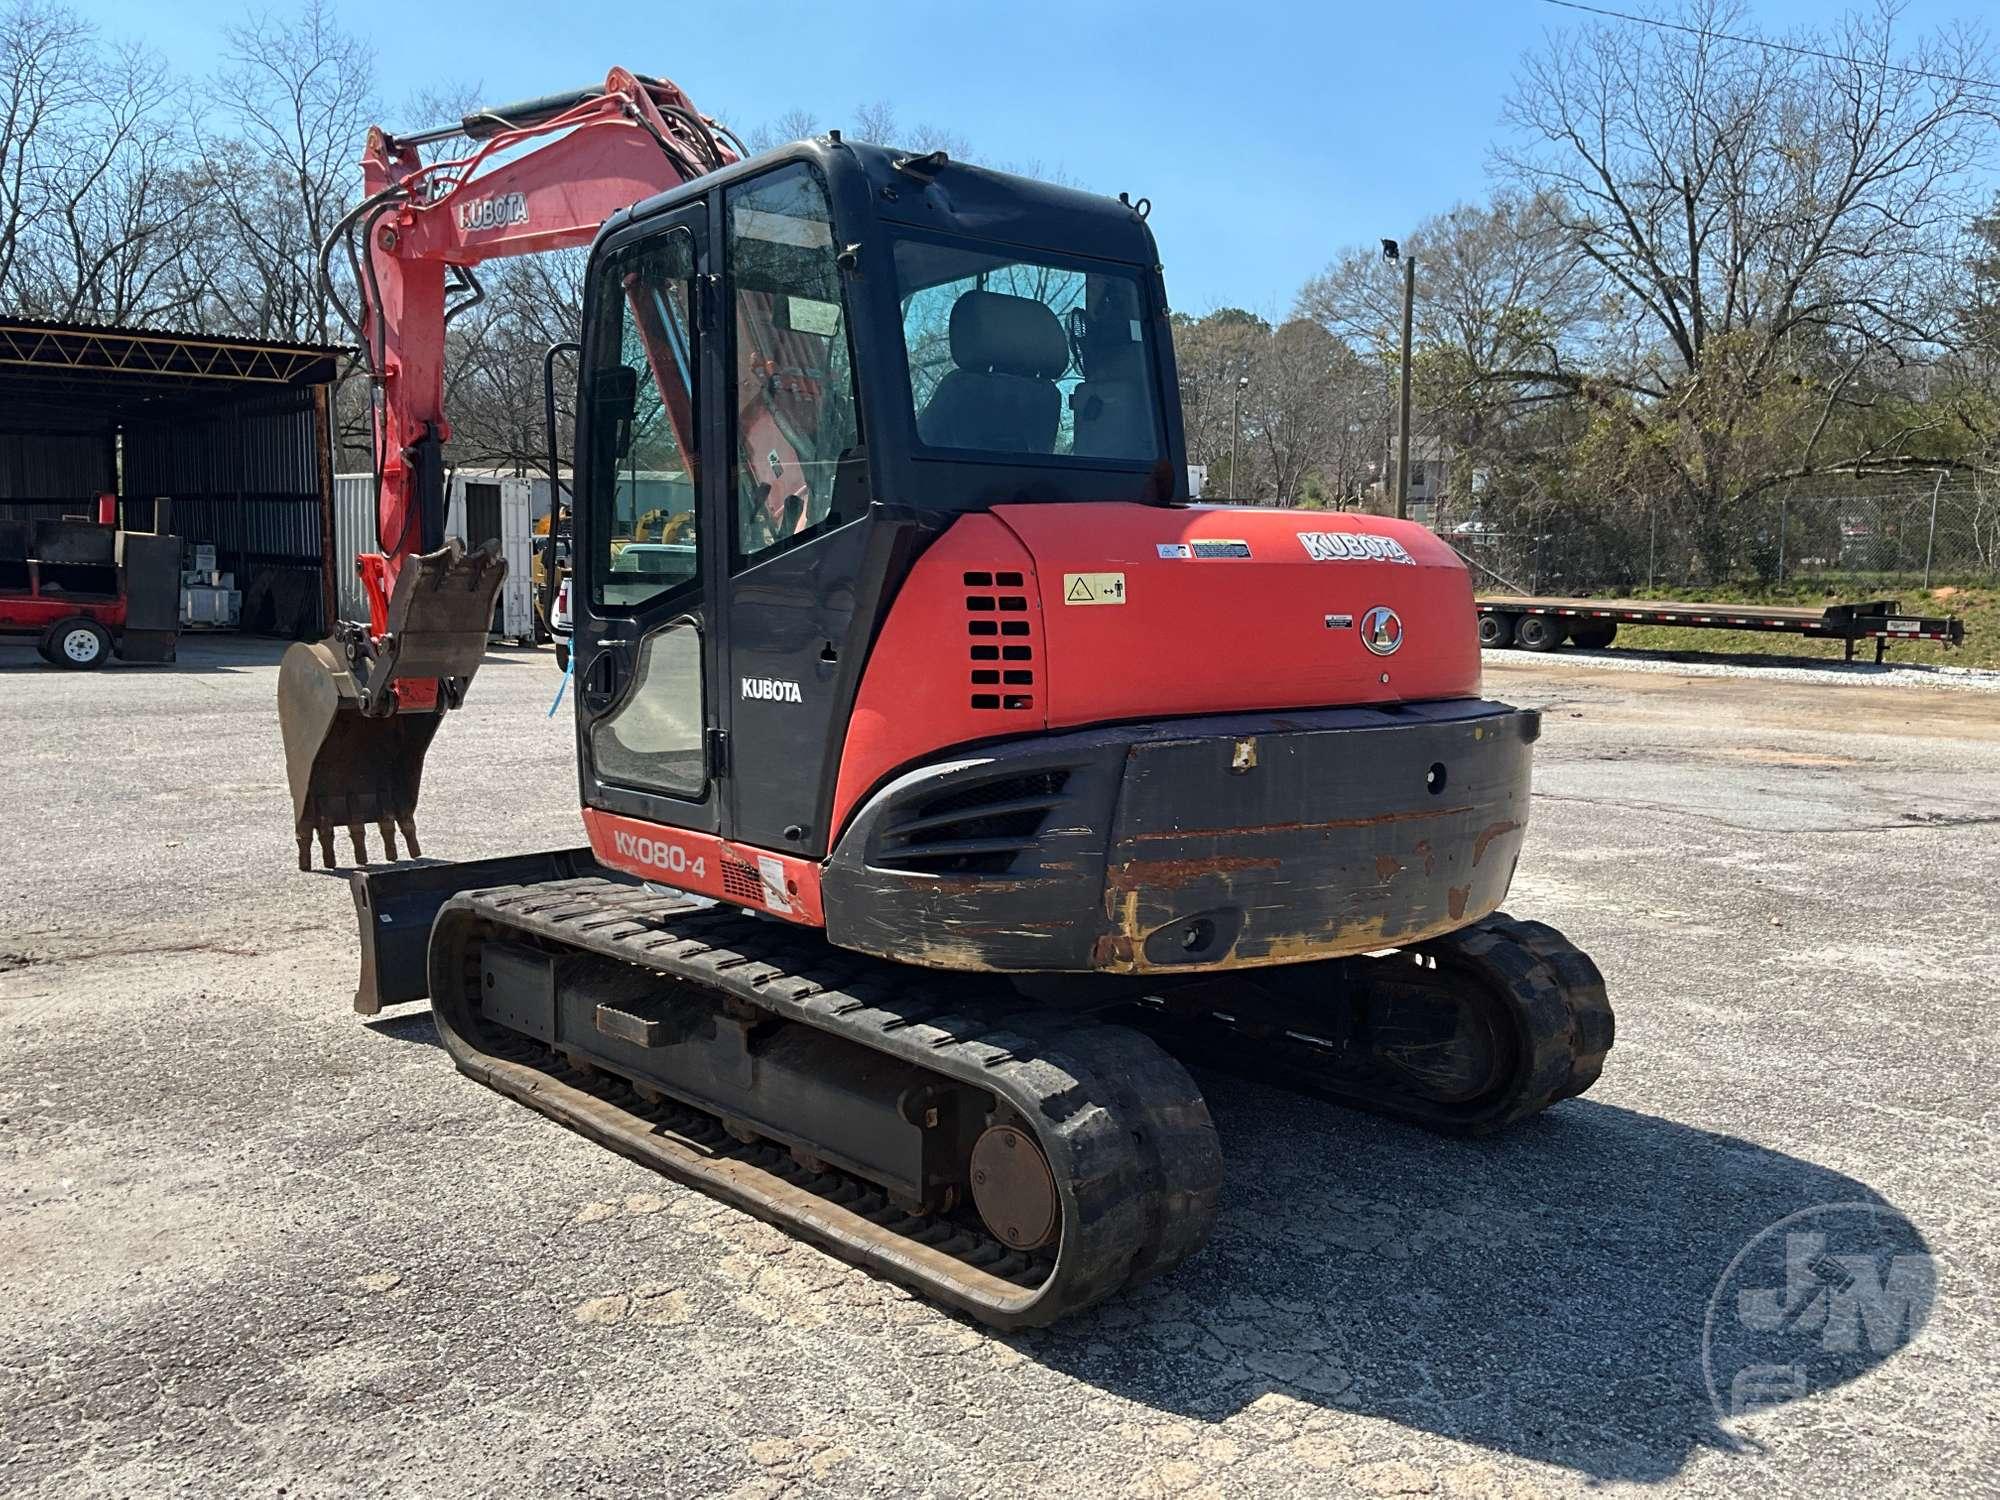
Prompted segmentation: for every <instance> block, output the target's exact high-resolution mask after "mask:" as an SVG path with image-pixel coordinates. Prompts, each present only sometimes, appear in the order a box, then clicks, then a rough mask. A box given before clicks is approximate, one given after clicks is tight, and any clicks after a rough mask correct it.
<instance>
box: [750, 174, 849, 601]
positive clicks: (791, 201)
mask: <svg viewBox="0 0 2000 1500" xmlns="http://www.w3.org/2000/svg"><path fill="white" fill-rule="evenodd" d="M727 202H728V214H729V285H730V298H731V304H732V309H733V313H734V333H735V340H736V347H735V378H736V399H735V410H734V412H733V414H732V415H733V417H734V436H733V444H734V451H733V452H732V454H731V462H732V467H733V469H734V481H733V485H732V489H733V491H734V498H735V511H736V536H735V559H736V563H737V565H738V566H741V565H744V564H747V563H750V562H754V561H756V560H758V559H759V558H761V557H764V556H766V555H768V554H770V553H772V552H775V551H777V550H778V549H780V548H782V547H786V546H789V545H792V544H794V543H796V542H798V541H799V540H800V539H802V538H804V537H807V536H810V535H813V534H815V533H817V532H819V531H822V530H825V529H827V528H829V527H831V526H835V525H837V524H839V523H840V522H842V521H848V520H853V519H854V518H855V517H856V516H858V515H859V514H860V512H861V509H862V507H864V506H865V505H866V504H867V480H866V472H865V468H864V465H865V461H866V460H865V455H864V452H863V449H862V447H861V424H860V419H859V416H858V414H857V411H856V406H855V399H854V360H853V354H852V351H851V350H850V348H849V345H848V338H847V310H846V304H845V301H844V300H843V297H842V289H841V274H840V270H839V267H838V266H836V265H835V263H834V254H835V245H834V238H833V223H832V216H831V214H830V213H829V212H828V209H827V199H826V192H825V189H824V188H822V187H821V185H820V181H819V178H818V177H817V176H816V175H815V174H814V173H813V170H812V169H811V168H810V167H809V166H807V165H806V164H805V163H803V162H800V163H796V164H795V165H792V166H789V167H784V168H781V169H780V170H778V171H776V172H772V173H770V174H769V175H768V176H764V177H759V178H757V179H755V180H754V181H751V182H746V183H742V184H740V185H738V186H736V187H733V188H731V189H730V190H729V195H728V200H727Z"/></svg>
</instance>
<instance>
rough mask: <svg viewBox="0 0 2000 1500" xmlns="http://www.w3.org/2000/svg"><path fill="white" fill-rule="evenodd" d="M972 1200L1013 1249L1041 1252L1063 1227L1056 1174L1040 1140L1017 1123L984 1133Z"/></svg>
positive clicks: (975, 1158) (976, 1147)
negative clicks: (1036, 1141)
mask: <svg viewBox="0 0 2000 1500" xmlns="http://www.w3.org/2000/svg"><path fill="white" fill-rule="evenodd" d="M972 1202H973V1205H974V1206H975V1207H976V1208H978V1210H979V1217H980V1219H981V1220H982V1221H984V1223H985V1225H986V1227H987V1228H988V1229H989V1230H991V1231H992V1233H993V1236H994V1238H996V1239H998V1240H999V1241H1000V1243H1001V1244H1003V1245H1005V1246H1007V1248H1008V1249H1010V1250H1039V1249H1041V1248H1042V1247H1043V1246H1044V1245H1047V1244H1051V1243H1053V1242H1054V1240H1055V1237H1056V1232H1057V1230H1058V1229H1059V1228H1060V1227H1061V1225H1062V1201H1061V1199H1060V1198H1058V1197H1057V1196H1056V1179H1055V1174H1054V1173H1052V1172H1050V1171H1049V1163H1048V1158H1047V1157H1045V1156H1043V1155H1042V1151H1041V1148H1040V1147H1039V1146H1037V1145H1036V1144H1035V1142H1034V1138H1033V1137H1032V1136H1030V1135H1028V1134H1027V1133H1026V1132H1025V1131H1021V1130H1017V1129H1015V1128H1014V1127H1013V1126H1012V1125H995V1126H992V1127H990V1128H989V1129H987V1130H986V1131H984V1132H982V1133H981V1135H980V1137H979V1139H978V1140H977V1141H976V1142H974V1143H973V1147H972Z"/></svg>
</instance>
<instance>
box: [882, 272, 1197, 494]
mask: <svg viewBox="0 0 2000 1500" xmlns="http://www.w3.org/2000/svg"><path fill="white" fill-rule="evenodd" d="M896 285H897V292H898V295H899V297H900V300H901V303H902V311H903V345H904V350H905V353H906V355H907V358H908V361H909V372H910V400H911V408H912V416H913V417H914V419H915V421H916V429H917V440H918V442H919V443H921V444H922V445H923V446H924V447H926V448H940V449H955V450H964V451H966V452H968V453H972V454H1006V455H1009V456H1010V457H1012V456H1028V457H1039V458H1062V459H1097V460H1110V461H1119V462H1130V463H1150V462H1151V461H1152V460H1154V459H1156V458H1158V457H1159V455H1160V434H1159V402H1158V398H1157V396H1156V394H1155V385H1154V380H1153V360H1152V354H1151V347H1150V342H1149V341H1150V339H1151V332H1150V329H1151V324H1150V321H1149V320H1148V319H1147V317H1146V312H1145V298H1144V296H1143V294H1142V289H1141V286H1140V282H1139V278H1138V275H1137V273H1136V272H1134V271H1130V270H1125V269H1119V268H1109V267H1102V266H1099V267H1094V268H1088V269H1087V268H1085V267H1083V266H1080V265H1079V266H1065V265H1056V264H1053V263H1048V262H1044V261H1040V260H1035V259H1031V258H1028V257H1024V256H1023V255H1022V254H1021V253H1020V252H1019V251H1017V250H1014V249H1011V248H1007V247H1002V246H980V245H968V244H959V243H945V242H941V241H935V240H919V239H903V240H899V241H898V242H897V244H896Z"/></svg>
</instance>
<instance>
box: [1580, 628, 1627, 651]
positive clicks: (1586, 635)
mask: <svg viewBox="0 0 2000 1500" xmlns="http://www.w3.org/2000/svg"><path fill="white" fill-rule="evenodd" d="M1569 638H1570V644H1572V645H1575V646H1580V647H1582V648H1583V649H1584V650H1585V651H1602V650H1603V649H1604V648H1605V647H1606V646H1608V645H1610V644H1611V643H1612V642H1613V641H1614V640H1616V639H1617V638H1618V622H1617V621H1616V620H1591V621H1589V622H1588V623H1585V624H1581V625H1572V626H1570V628H1569Z"/></svg>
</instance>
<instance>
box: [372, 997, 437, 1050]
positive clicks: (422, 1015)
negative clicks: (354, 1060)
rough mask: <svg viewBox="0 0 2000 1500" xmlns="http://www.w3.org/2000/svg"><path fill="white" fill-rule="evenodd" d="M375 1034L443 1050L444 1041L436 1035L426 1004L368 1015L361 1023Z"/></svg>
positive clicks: (434, 1025) (435, 1023) (395, 1040)
mask: <svg viewBox="0 0 2000 1500" xmlns="http://www.w3.org/2000/svg"><path fill="white" fill-rule="evenodd" d="M361 1024H362V1025H363V1026H366V1027H367V1028H368V1029H369V1030H370V1031H372V1032H374V1033H375V1035H377V1036H385V1037H387V1038H389V1040H391V1041H394V1042H414V1043H416V1044H417V1045H418V1046H420V1047H435V1048H437V1049H438V1050H439V1051H440V1052H442V1051H443V1050H444V1042H443V1041H442V1040H441V1039H440V1038H439V1036H438V1029H437V1022H436V1021H435V1020H433V1019H432V1018H431V1008H430V1007H429V1006H428V1005H417V1006H411V1007H409V1008H407V1009H405V1008H403V1007H400V1006H399V1007H398V1008H397V1010H396V1012H395V1013H394V1014H393V1015H382V1016H370V1017H368V1018H367V1019H365V1020H364V1021H362V1023H361Z"/></svg>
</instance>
